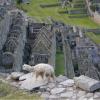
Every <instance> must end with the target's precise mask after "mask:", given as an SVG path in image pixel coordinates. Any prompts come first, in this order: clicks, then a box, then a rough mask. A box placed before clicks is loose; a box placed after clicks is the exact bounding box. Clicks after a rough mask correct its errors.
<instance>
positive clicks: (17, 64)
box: [0, 12, 26, 72]
mask: <svg viewBox="0 0 100 100" xmlns="http://www.w3.org/2000/svg"><path fill="white" fill-rule="evenodd" d="M7 19H8V18H7ZM7 19H6V20H7ZM11 22H12V23H11V25H9V26H8V27H10V29H9V32H8V33H6V39H5V38H4V39H5V43H4V45H3V47H2V48H1V55H0V57H1V62H0V71H1V72H10V71H18V70H21V66H22V63H23V49H24V44H25V39H26V26H25V21H24V17H23V15H22V14H21V13H20V12H17V13H15V14H14V15H13V16H12V21H11ZM5 25H6V24H5ZM4 30H5V29H4Z"/></svg>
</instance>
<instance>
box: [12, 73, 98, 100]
mask: <svg viewBox="0 0 100 100" xmlns="http://www.w3.org/2000/svg"><path fill="white" fill-rule="evenodd" d="M18 74H19V73H18ZM16 76H18V75H16ZM65 77H66V76H62V75H60V76H58V77H56V80H58V78H59V80H62V81H59V82H51V83H48V82H47V81H44V80H43V79H42V78H41V77H39V78H38V79H37V80H35V77H34V74H33V73H28V74H25V75H22V76H20V77H19V82H15V81H14V80H13V81H14V82H11V85H13V86H17V87H18V88H19V89H25V90H28V91H31V92H32V91H34V92H36V93H37V94H38V95H39V96H40V97H42V98H43V99H48V100H55V99H56V100H59V99H60V100H67V99H68V100H99V99H100V92H94V91H93V89H92V87H93V86H94V87H96V89H99V88H100V87H99V86H98V84H99V85H100V82H98V81H96V80H94V79H91V78H89V77H86V76H80V77H77V78H74V79H68V78H67V77H66V79H65ZM82 78H83V79H82ZM23 80H24V81H23ZM76 80H77V81H76ZM86 80H87V81H88V82H89V81H90V83H91V85H90V84H88V82H87V81H86ZM97 83H98V84H97ZM77 84H79V85H77ZM91 89H92V92H91Z"/></svg>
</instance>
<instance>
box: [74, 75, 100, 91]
mask: <svg viewBox="0 0 100 100" xmlns="http://www.w3.org/2000/svg"><path fill="white" fill-rule="evenodd" d="M74 81H75V85H76V86H77V87H79V88H81V89H83V90H85V91H89V92H93V91H95V90H97V89H100V81H97V80H95V79H92V78H89V77H87V76H84V75H81V76H80V77H75V78H74Z"/></svg>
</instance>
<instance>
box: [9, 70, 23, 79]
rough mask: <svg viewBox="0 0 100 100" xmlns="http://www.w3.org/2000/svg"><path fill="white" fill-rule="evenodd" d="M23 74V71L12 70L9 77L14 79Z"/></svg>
mask: <svg viewBox="0 0 100 100" xmlns="http://www.w3.org/2000/svg"><path fill="white" fill-rule="evenodd" d="M23 75H24V73H22V72H12V73H11V76H10V77H11V79H14V80H16V79H19V78H20V77H21V76H23Z"/></svg>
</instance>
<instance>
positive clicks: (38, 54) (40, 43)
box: [24, 22, 56, 66]
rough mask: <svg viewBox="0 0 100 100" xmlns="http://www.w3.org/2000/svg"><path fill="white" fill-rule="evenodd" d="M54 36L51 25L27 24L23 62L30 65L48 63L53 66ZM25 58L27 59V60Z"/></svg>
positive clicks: (54, 52)
mask: <svg viewBox="0 0 100 100" xmlns="http://www.w3.org/2000/svg"><path fill="white" fill-rule="evenodd" d="M55 48H56V43H55V34H54V32H53V30H51V25H46V24H45V23H34V22H33V23H29V27H28V36H27V42H26V51H25V52H27V55H25V57H24V58H25V59H24V61H27V62H26V63H28V64H30V65H35V64H38V63H49V64H51V65H53V66H55V54H56V49H55ZM27 57H28V58H29V59H27Z"/></svg>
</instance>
